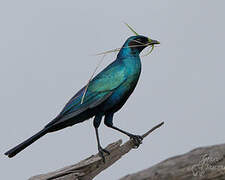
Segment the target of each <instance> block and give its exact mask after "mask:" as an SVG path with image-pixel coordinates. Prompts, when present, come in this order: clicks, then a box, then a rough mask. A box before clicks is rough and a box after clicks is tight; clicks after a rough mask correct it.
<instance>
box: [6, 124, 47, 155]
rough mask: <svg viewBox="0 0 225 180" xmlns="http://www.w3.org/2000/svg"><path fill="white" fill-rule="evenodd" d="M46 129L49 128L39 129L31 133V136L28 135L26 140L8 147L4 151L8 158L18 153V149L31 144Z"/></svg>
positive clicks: (43, 133) (42, 134)
mask: <svg viewBox="0 0 225 180" xmlns="http://www.w3.org/2000/svg"><path fill="white" fill-rule="evenodd" d="M48 129H49V128H44V129H42V130H41V131H39V132H38V133H37V134H35V135H33V136H32V137H30V138H29V139H27V140H26V141H24V142H22V143H20V144H18V145H17V146H16V147H14V148H12V149H10V150H9V151H7V152H6V153H5V155H6V156H8V157H9V158H11V157H13V156H15V155H16V154H17V153H19V152H20V151H22V150H24V149H25V148H26V147H28V146H29V145H31V144H32V143H33V142H35V141H37V140H38V139H39V138H41V137H42V136H44V135H45V134H47V133H48Z"/></svg>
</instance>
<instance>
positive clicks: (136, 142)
mask: <svg viewBox="0 0 225 180" xmlns="http://www.w3.org/2000/svg"><path fill="white" fill-rule="evenodd" d="M129 137H130V138H131V139H132V140H133V142H134V148H135V149H136V148H138V147H139V146H140V144H142V140H143V137H142V136H139V135H133V134H130V135H129Z"/></svg>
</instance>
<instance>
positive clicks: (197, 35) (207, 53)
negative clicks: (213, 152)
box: [0, 0, 225, 180]
mask: <svg viewBox="0 0 225 180" xmlns="http://www.w3.org/2000/svg"><path fill="white" fill-rule="evenodd" d="M224 7H225V1H212V0H189V1H180V0H158V1H149V0H143V1H139V2H137V1H128V0H123V1H118V0H114V1H103V0H102V1H85V0H84V1H74V0H73V1H72V0H65V1H59V0H48V1H46V0H45V1H44V0H39V1H28V0H27V1H24V0H21V1H16V0H11V1H1V2H0V24H1V28H0V62H1V65H0V82H1V93H0V99H1V101H0V108H1V127H0V142H1V149H0V153H1V156H0V167H1V174H0V179H18V180H20V179H21V180H22V179H27V178H28V177H30V176H32V175H36V174H39V173H45V172H48V171H51V170H55V169H58V168H61V167H63V166H65V165H70V164H72V163H74V162H78V161H79V160H81V159H84V158H86V157H88V156H89V155H91V154H94V153H96V152H97V146H96V138H95V132H94V128H93V127H92V121H91V120H90V121H87V122H84V123H82V124H78V125H76V126H73V127H72V128H67V129H64V130H62V131H60V132H57V133H52V134H49V135H46V136H44V137H43V138H41V139H40V140H39V141H37V142H36V143H34V144H33V145H31V146H30V147H29V148H27V149H26V150H24V151H23V152H21V153H20V154H18V155H17V156H16V157H15V158H12V159H8V158H7V157H6V156H3V153H4V152H5V151H6V150H8V149H9V148H11V147H13V146H15V145H17V144H18V143H20V142H21V141H23V140H25V139H26V138H28V137H30V136H31V135H33V134H34V133H36V132H37V131H39V130H40V129H41V128H42V127H43V126H44V125H45V124H46V123H48V122H49V121H50V120H51V119H53V118H54V117H55V116H56V115H57V114H58V113H59V112H60V111H61V109H62V107H63V106H64V104H65V103H66V102H67V101H68V100H69V99H70V97H71V96H73V94H74V93H76V91H77V90H79V88H80V87H82V86H83V85H84V84H85V83H86V82H87V80H88V78H89V77H90V75H91V73H92V72H93V70H94V69H95V67H96V65H97V63H98V61H99V60H100V58H101V57H98V56H93V54H95V53H98V52H102V51H105V50H110V49H113V48H117V47H120V46H121V45H122V44H123V42H124V41H125V40H126V39H127V38H128V37H129V36H131V35H132V33H131V32H130V31H129V30H128V29H127V28H126V27H125V26H124V24H123V23H122V22H123V21H125V22H127V23H129V24H130V25H131V26H133V27H134V28H135V29H136V30H137V32H138V33H140V34H143V35H146V36H150V37H151V38H153V39H157V40H159V41H160V42H161V45H160V47H158V48H155V50H154V51H153V53H152V54H151V55H150V56H148V57H144V58H143V59H142V62H143V63H142V65H143V69H142V74H141V78H140V81H139V83H138V86H137V88H136V89H135V91H134V93H133V95H132V96H131V98H130V99H129V100H128V102H127V103H126V104H125V106H124V107H123V108H122V110H121V111H119V112H118V113H117V114H116V116H115V118H114V123H115V124H116V125H117V126H119V127H121V128H123V129H125V130H128V131H130V132H133V133H136V134H141V133H144V132H145V131H146V130H148V129H149V128H151V127H152V126H154V125H156V124H157V123H159V122H161V121H165V125H164V127H162V128H160V129H159V130H157V131H156V132H155V133H154V134H152V135H151V136H150V137H148V138H147V139H145V140H144V142H143V144H142V145H141V147H140V148H139V149H137V150H133V151H132V152H130V153H129V154H128V155H126V156H125V157H124V158H122V159H121V160H120V161H119V162H117V163H116V164H114V165H113V166H112V167H111V168H108V169H107V170H106V171H104V172H102V173H101V174H100V175H99V176H97V177H96V179H98V180H104V179H106V178H107V179H110V180H111V179H112V180H113V179H118V178H120V177H122V176H124V175H126V174H128V173H132V172H136V171H138V170H141V169H143V168H147V167H150V166H152V165H154V164H155V163H157V162H160V161H162V160H164V159H166V158H168V157H170V156H173V155H177V154H181V153H185V152H187V151H189V150H191V149H192V148H195V147H198V146H205V145H212V144H217V143H224V137H225V131H224V127H225V112H224V109H225V94H224V92H225V82H224V77H225V71H224V69H225V51H224V42H225V23H224V17H225V11H224ZM114 57H115V55H108V56H107V57H106V58H105V60H104V63H103V65H102V68H103V67H104V66H106V65H107V63H109V62H111V61H113V60H114ZM100 138H101V142H102V145H103V146H106V145H107V144H109V143H111V142H113V141H116V140H118V139H120V138H122V139H123V140H124V141H125V140H127V137H125V136H124V135H122V134H120V133H118V132H115V131H113V130H111V129H109V128H107V127H105V126H104V125H103V124H102V125H101V128H100ZM146 156H147V157H148V158H146Z"/></svg>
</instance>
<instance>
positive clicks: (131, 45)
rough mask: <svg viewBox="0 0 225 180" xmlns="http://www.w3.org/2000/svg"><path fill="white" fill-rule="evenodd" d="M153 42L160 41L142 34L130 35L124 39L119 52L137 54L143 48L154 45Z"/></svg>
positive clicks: (157, 42)
mask: <svg viewBox="0 0 225 180" xmlns="http://www.w3.org/2000/svg"><path fill="white" fill-rule="evenodd" d="M155 44H160V43H159V41H157V40H153V39H150V38H148V37H145V36H142V35H137V36H131V37H129V38H128V39H127V40H126V42H125V43H124V45H123V46H122V48H121V50H120V53H119V54H121V55H122V54H123V55H139V54H140V53H141V51H142V50H143V49H144V48H146V47H148V46H154V45H155Z"/></svg>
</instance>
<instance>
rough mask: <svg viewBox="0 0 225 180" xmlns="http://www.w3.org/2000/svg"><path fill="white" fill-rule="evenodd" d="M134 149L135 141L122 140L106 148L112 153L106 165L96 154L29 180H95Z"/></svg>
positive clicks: (144, 135)
mask: <svg viewBox="0 0 225 180" xmlns="http://www.w3.org/2000/svg"><path fill="white" fill-rule="evenodd" d="M162 125H163V122H162V123H160V124H159V125H157V126H155V127H153V128H152V129H151V130H149V131H148V132H147V133H145V134H143V135H142V137H143V138H145V137H146V136H148V135H149V134H150V133H151V132H153V131H154V130H155V129H157V128H159V127H160V126H162ZM132 148H135V144H134V142H133V140H132V139H131V140H129V141H127V142H126V143H124V144H123V145H122V140H119V141H117V142H114V143H112V144H110V145H108V146H107V147H106V150H108V151H109V152H110V155H105V160H106V161H105V163H103V161H102V158H101V157H100V156H99V155H98V154H96V155H92V156H90V157H89V158H87V159H85V160H83V161H81V162H79V163H77V164H74V165H71V166H67V167H65V168H63V169H60V170H57V171H54V172H50V173H47V174H41V175H37V176H33V177H31V178H30V179H29V180H78V179H79V180H89V179H93V178H94V177H95V176H96V175H98V174H99V173H100V172H101V171H103V170H104V169H106V168H108V167H110V166H111V165H112V164H113V163H115V162H116V161H117V160H119V159H120V158H121V157H122V156H123V155H124V154H126V153H128V152H129V151H130V150H131V149H132Z"/></svg>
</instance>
